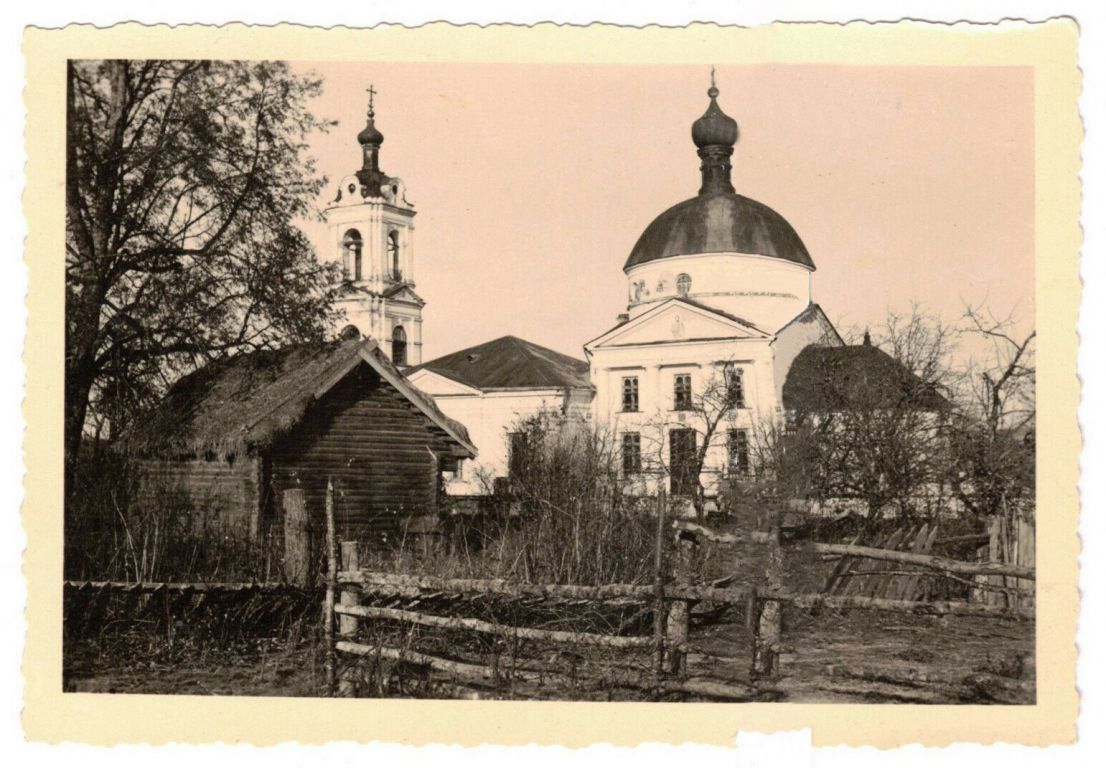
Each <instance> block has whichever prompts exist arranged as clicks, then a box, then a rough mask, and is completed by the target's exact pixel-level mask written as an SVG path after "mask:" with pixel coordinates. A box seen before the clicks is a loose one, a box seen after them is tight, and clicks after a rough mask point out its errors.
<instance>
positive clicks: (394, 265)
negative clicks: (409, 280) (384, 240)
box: [388, 229, 403, 282]
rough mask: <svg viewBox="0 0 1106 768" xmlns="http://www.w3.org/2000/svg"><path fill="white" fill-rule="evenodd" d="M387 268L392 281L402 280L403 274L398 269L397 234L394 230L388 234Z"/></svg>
mask: <svg viewBox="0 0 1106 768" xmlns="http://www.w3.org/2000/svg"><path fill="white" fill-rule="evenodd" d="M388 267H389V269H390V270H391V273H392V279H393V280H395V281H396V282H399V281H400V280H402V279H403V272H402V270H401V269H400V268H399V232H396V231H395V230H394V229H393V230H392V231H391V232H389V233H388Z"/></svg>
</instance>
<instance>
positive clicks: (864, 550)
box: [814, 542, 1034, 579]
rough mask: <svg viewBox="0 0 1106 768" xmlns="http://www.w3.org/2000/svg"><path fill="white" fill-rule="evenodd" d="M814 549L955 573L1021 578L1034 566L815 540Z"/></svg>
mask: <svg viewBox="0 0 1106 768" xmlns="http://www.w3.org/2000/svg"><path fill="white" fill-rule="evenodd" d="M814 551H815V552H817V553H819V554H827V555H844V556H849V557H866V558H870V559H872V560H886V561H888V562H893V563H909V564H911V565H921V566H924V567H926V568H931V569H933V570H938V571H947V572H949V573H958V574H968V575H975V574H992V575H994V574H998V575H1007V576H1017V577H1019V578H1023V579H1033V578H1034V569H1033V568H1032V567H1030V566H1022V565H1016V564H1007V563H998V562H986V563H967V562H963V561H961V560H951V559H949V558H947V557H940V556H938V555H917V554H914V553H913V552H897V551H892V550H888V549H877V548H874V547H862V546H856V545H854V544H824V543H821V542H815V544H814Z"/></svg>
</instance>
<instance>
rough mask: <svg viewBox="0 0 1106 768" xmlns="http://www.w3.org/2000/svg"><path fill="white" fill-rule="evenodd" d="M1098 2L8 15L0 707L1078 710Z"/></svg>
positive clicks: (503, 711) (679, 733)
mask: <svg viewBox="0 0 1106 768" xmlns="http://www.w3.org/2000/svg"><path fill="white" fill-rule="evenodd" d="M1078 37H1079V32H1078V29H1077V28H1076V26H1075V25H1074V24H1072V23H1071V22H1070V20H1054V21H1049V22H1046V23H1040V24H1035V23H1029V22H1005V23H1003V24H999V25H992V26H980V25H956V26H955V27H946V26H942V25H936V24H927V23H922V22H916V23H915V22H903V23H893V24H882V25H863V24H848V25H839V26H833V25H806V24H794V25H789V24H774V25H766V26H760V27H755V28H747V29H746V28H739V27H723V26H718V25H705V24H693V25H690V26H688V27H682V28H676V27H670V28H668V27H647V28H636V27H616V26H613V25H607V26H605V25H592V26H588V27H562V26H556V25H548V24H547V25H538V26H535V27H524V26H511V25H492V26H490V27H479V26H475V25H469V26H454V25H451V24H447V23H437V24H428V25H424V26H421V27H410V28H409V27H402V26H398V25H384V26H381V27H377V28H372V29H353V28H331V29H322V28H308V27H296V26H292V25H278V26H277V27H267V28H261V27H249V26H247V25H241V24H239V25H233V24H232V25H229V26H226V27H218V28H215V27H204V26H200V25H193V26H189V27H158V28H154V27H144V26H141V25H138V24H125V25H119V26H116V27H112V28H109V29H99V28H93V27H68V28H66V29H61V30H45V29H43V30H28V31H27V32H26V34H25V42H24V56H25V58H26V62H27V76H26V83H27V90H26V94H25V103H26V105H27V124H26V136H27V165H26V179H27V186H26V191H25V193H24V211H25V216H26V218H27V222H28V230H27V232H28V234H27V241H26V243H27V244H26V253H27V255H26V266H27V272H28V285H29V287H28V293H27V300H26V310H27V337H26V342H25V353H24V354H25V358H24V359H25V365H26V370H27V383H26V389H25V393H26V394H25V398H26V399H25V402H24V405H23V413H24V415H25V418H26V424H27V427H26V432H25V438H24V440H25V442H24V445H25V448H24V458H23V461H24V463H23V466H24V467H25V470H26V475H25V477H24V479H23V487H24V488H25V489H26V501H25V503H24V507H23V516H22V523H23V526H24V530H25V532H26V548H25V550H24V554H23V572H24V575H25V579H26V583H27V587H28V591H27V595H28V598H27V607H26V613H25V620H26V650H25V653H24V657H23V666H22V675H23V679H24V684H25V690H26V693H25V696H24V699H23V700H24V711H23V714H22V719H23V723H24V728H25V733H26V734H27V738H29V739H31V740H32V741H35V740H44V741H49V742H59V741H74V742H78V743H91V744H103V745H112V744H124V743H128V744H129V743H143V742H145V743H149V744H164V743H168V742H176V743H183V744H189V743H209V742H226V743H237V744H252V745H256V746H261V745H267V744H277V743H286V742H295V743H299V744H303V745H312V744H327V743H331V742H336V741H348V742H353V743H364V742H368V741H374V742H381V743H395V744H403V745H410V746H414V745H420V744H430V743H438V744H456V745H474V744H481V743H489V744H504V745H512V744H528V743H536V744H541V745H559V746H560V747H568V748H574V747H581V746H587V745H589V744H609V745H613V746H615V747H621V746H631V745H636V744H641V743H644V742H660V743H667V744H683V743H693V744H700V745H713V746H718V747H725V746H732V745H733V739H734V738H735V735H736V734H742V733H765V734H768V733H778V732H781V731H801V730H803V729H809V731H808V732H809V733H810V734H811V737H810V738H811V739H812V740H813V743H814V744H815V745H816V746H821V745H828V744H848V745H857V746H861V745H863V746H875V747H880V748H886V747H895V746H901V745H904V744H912V743H920V744H922V745H923V746H927V747H934V746H945V745H949V744H953V743H956V742H958V741H968V742H974V743H982V744H989V743H995V742H999V741H1007V742H1013V743H1018V744H1027V745H1047V744H1053V743H1063V742H1070V741H1071V740H1073V739H1074V738H1075V730H1074V729H1075V722H1076V716H1077V714H1078V711H1079V710H1078V708H1079V695H1080V694H1079V692H1078V689H1077V688H1076V677H1075V671H1076V661H1077V653H1079V651H1078V650H1077V646H1076V643H1075V631H1076V622H1077V619H1078V618H1079V605H1080V593H1079V591H1078V569H1079V567H1080V563H1079V557H1080V546H1081V544H1080V541H1079V538H1078V535H1077V525H1078V522H1079V516H1078V512H1079V503H1080V500H1079V495H1078V487H1079V486H1078V482H1079V479H1080V474H1079V460H1078V456H1079V450H1080V447H1081V434H1080V431H1079V422H1078V420H1077V418H1076V409H1077V406H1078V404H1079V397H1080V390H1079V387H1080V380H1079V378H1078V377H1077V375H1076V351H1077V349H1078V344H1079V336H1078V335H1077V333H1076V327H1077V326H1076V318H1077V312H1078V307H1079V301H1080V296H1081V290H1082V288H1081V284H1080V280H1079V248H1080V245H1079V243H1080V236H1081V235H1080V227H1079V218H1078V211H1079V204H1080V197H1079V195H1080V182H1079V168H1080V151H1081V150H1080V146H1081V145H1080V141H1081V133H1080V130H1081V127H1080V126H1081V124H1080V122H1079V113H1078V99H1077V96H1078V91H1079V86H1080V74H1079V69H1078V67H1077V66H1076V63H1077V59H1076V50H1077V42H1078ZM1038 510H1040V513H1039V514H1038ZM1038 523H1039V525H1038Z"/></svg>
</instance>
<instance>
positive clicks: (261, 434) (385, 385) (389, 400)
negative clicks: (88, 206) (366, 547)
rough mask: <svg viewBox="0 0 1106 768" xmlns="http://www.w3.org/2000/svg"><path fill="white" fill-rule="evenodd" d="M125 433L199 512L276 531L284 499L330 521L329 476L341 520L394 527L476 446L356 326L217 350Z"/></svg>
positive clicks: (146, 478) (246, 529) (153, 483)
mask: <svg viewBox="0 0 1106 768" xmlns="http://www.w3.org/2000/svg"><path fill="white" fill-rule="evenodd" d="M123 446H124V448H125V450H126V451H127V452H128V454H130V456H131V457H132V458H133V459H135V460H136V461H137V465H138V467H139V469H140V474H141V475H142V477H143V483H142V484H141V487H142V488H145V489H154V488H160V489H164V488H165V487H176V488H179V489H181V490H183V491H184V492H185V493H186V494H187V496H188V498H189V499H190V503H191V505H192V507H193V509H194V513H195V517H196V520H197V521H201V520H202V521H203V524H204V525H205V526H207V527H208V528H210V526H211V524H212V523H213V522H214V523H215V524H216V525H218V526H220V527H221V528H223V529H225V530H226V532H227V533H228V534H230V533H237V534H239V535H241V536H243V537H246V536H248V537H249V538H250V539H253V540H256V539H258V538H259V537H265V536H267V535H268V533H269V532H270V531H273V530H280V523H281V519H282V514H283V512H282V510H283V508H284V507H285V506H286V502H287V499H289V498H294V499H299V500H301V501H300V502H299V503H300V504H301V505H304V504H305V506H306V510H307V513H308V515H309V517H310V518H312V519H313V520H314V521H315V522H316V523H318V522H321V517H322V514H323V509H324V501H325V492H326V485H327V481H328V479H331V480H333V482H334V486H335V489H336V495H335V512H336V517H337V520H338V523H339V525H340V526H341V528H342V530H343V532H344V533H347V534H348V535H356V536H365V535H366V534H370V535H371V534H376V535H380V534H384V533H387V532H389V531H394V530H398V529H399V528H400V527H401V526H402V525H403V524H404V523H405V522H406V521H408V520H410V519H411V518H413V517H425V516H427V515H431V514H434V513H435V512H436V509H437V502H438V498H437V495H438V491H439V487H440V474H441V472H443V471H449V470H451V469H452V467H453V465H454V464H455V462H456V461H457V460H458V459H466V458H473V457H474V456H475V455H476V449H475V448H474V447H473V446H472V444H471V442H470V440H469V437H468V433H467V431H466V430H465V428H464V426H462V425H461V424H459V423H458V422H456V421H453V420H452V419H449V418H448V417H446V416H445V415H443V414H442V412H441V411H440V410H439V409H438V408H437V406H436V405H435V404H434V401H433V400H432V399H431V398H430V397H428V396H427V395H425V394H423V393H422V392H420V391H419V390H418V389H417V388H415V387H414V386H413V385H412V384H411V383H410V382H408V381H407V379H406V378H405V377H404V375H403V374H402V373H401V372H400V371H399V370H398V369H397V368H396V367H395V366H393V365H392V363H391V362H390V361H389V360H388V358H387V357H386V356H385V355H384V354H383V352H382V351H381V350H380V349H379V348H378V346H377V344H376V342H375V341H373V340H372V339H364V340H362V339H358V338H354V339H339V340H335V341H331V342H326V343H319V344H303V345H296V346H291V347H287V348H285V349H281V350H264V351H258V352H252V353H249V354H241V355H237V356H234V357H231V358H227V359H225V360H220V361H216V362H213V363H211V364H209V365H207V366H205V367H204V368H201V369H200V370H197V371H196V372H194V373H192V374H190V375H188V376H185V377H184V378H182V379H181V380H180V381H178V382H177V383H176V384H175V385H174V386H173V387H172V388H171V389H170V390H169V392H168V393H167V394H166V396H165V398H164V400H163V401H162V402H161V403H160V404H159V406H158V407H157V408H155V409H154V410H153V412H151V413H150V414H149V415H148V416H147V418H145V419H143V420H142V422H141V423H140V424H138V425H136V426H135V427H134V428H132V430H131V431H130V432H129V433H128V434H127V435H126V436H125V438H124V440H123ZM289 491H290V492H292V493H291V494H289V493H287V492H289ZM145 492H146V493H147V494H148V493H150V492H152V491H150V490H147V491H145ZM274 526H276V527H274Z"/></svg>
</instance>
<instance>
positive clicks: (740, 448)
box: [729, 429, 749, 475]
mask: <svg viewBox="0 0 1106 768" xmlns="http://www.w3.org/2000/svg"><path fill="white" fill-rule="evenodd" d="M729 438H730V439H729V463H730V474H735V475H747V474H749V433H748V432H746V431H745V430H744V429H731V430H730V435H729Z"/></svg>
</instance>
